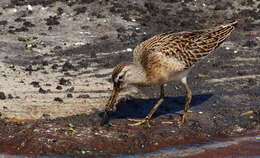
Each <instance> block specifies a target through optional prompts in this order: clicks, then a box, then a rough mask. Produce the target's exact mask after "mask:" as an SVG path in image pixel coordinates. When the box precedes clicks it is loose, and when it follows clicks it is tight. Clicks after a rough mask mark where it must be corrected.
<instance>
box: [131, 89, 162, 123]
mask: <svg viewBox="0 0 260 158" xmlns="http://www.w3.org/2000/svg"><path fill="white" fill-rule="evenodd" d="M163 101H164V84H162V85H161V91H160V99H159V100H158V101H157V103H156V104H155V105H154V106H153V108H152V110H151V111H150V112H149V114H148V115H147V116H146V117H145V118H144V119H128V120H129V121H133V122H136V123H133V124H129V125H130V126H138V125H142V124H147V126H148V127H151V125H150V119H151V118H152V116H153V114H154V113H155V111H156V110H157V109H158V107H159V106H160V105H161V104H162V102H163Z"/></svg>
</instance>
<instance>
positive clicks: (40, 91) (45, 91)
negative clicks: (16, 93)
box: [39, 88, 48, 94]
mask: <svg viewBox="0 0 260 158" xmlns="http://www.w3.org/2000/svg"><path fill="white" fill-rule="evenodd" d="M39 93H42V94H46V93H48V90H44V89H42V88H40V89H39Z"/></svg>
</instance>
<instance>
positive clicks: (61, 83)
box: [59, 78, 71, 86]
mask: <svg viewBox="0 0 260 158" xmlns="http://www.w3.org/2000/svg"><path fill="white" fill-rule="evenodd" d="M59 84H60V85H64V86H69V85H71V82H70V80H66V79H64V78H61V79H60V81H59Z"/></svg>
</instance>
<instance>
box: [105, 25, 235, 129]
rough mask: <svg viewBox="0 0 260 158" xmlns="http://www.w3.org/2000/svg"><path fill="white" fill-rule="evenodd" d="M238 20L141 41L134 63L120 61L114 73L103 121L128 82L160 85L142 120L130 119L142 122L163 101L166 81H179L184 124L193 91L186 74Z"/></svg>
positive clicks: (218, 42)
mask: <svg viewBox="0 0 260 158" xmlns="http://www.w3.org/2000/svg"><path fill="white" fill-rule="evenodd" d="M236 24H237V21H235V22H232V23H230V24H226V25H220V26H217V27H213V28H210V29H204V30H197V31H191V32H178V33H173V32H168V33H163V34H159V35H156V36H153V37H152V38H150V39H148V40H146V41H144V42H142V43H141V44H139V45H138V46H137V47H136V48H135V49H134V53H133V62H132V63H126V62H123V63H121V64H118V65H117V66H116V67H115V69H114V71H113V73H112V80H113V83H114V87H113V91H112V95H111V97H110V99H109V101H108V103H107V105H106V112H105V115H104V119H103V121H102V124H104V123H105V122H107V120H108V113H109V111H111V109H113V106H114V103H115V100H116V98H117V96H118V93H119V91H120V90H121V89H123V88H124V87H125V86H126V85H129V84H131V85H143V86H150V85H153V84H161V95H160V99H159V101H158V102H157V103H156V104H155V105H154V107H153V109H152V110H151V111H150V112H149V114H148V115H147V116H146V117H145V119H143V120H137V121H136V120H131V121H136V122H137V123H135V124H132V125H140V124H143V123H147V124H148V125H149V121H150V119H151V117H152V115H153V113H154V112H155V111H156V109H157V108H158V107H159V105H160V104H161V103H162V102H163V100H164V88H163V85H164V83H166V82H169V81H172V80H176V81H180V82H181V83H182V84H183V85H184V87H185V90H186V99H185V105H184V107H185V108H184V114H183V117H182V121H181V122H182V123H184V122H186V121H187V119H188V109H189V104H190V103H191V98H192V92H191V89H190V88H189V86H188V83H187V76H188V73H189V72H190V69H191V68H192V67H193V65H194V64H195V63H197V62H198V61H200V60H201V59H203V58H204V57H206V56H207V55H209V54H210V53H211V52H213V51H214V50H215V49H216V48H217V47H218V46H219V45H220V44H221V43H222V42H223V41H224V40H225V39H226V38H227V37H228V36H229V35H230V33H231V32H232V31H233V30H234V28H235V25H236Z"/></svg>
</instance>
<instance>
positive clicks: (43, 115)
mask: <svg viewBox="0 0 260 158" xmlns="http://www.w3.org/2000/svg"><path fill="white" fill-rule="evenodd" d="M50 116H51V115H50V114H46V113H43V114H42V117H43V118H45V119H49V118H50Z"/></svg>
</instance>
